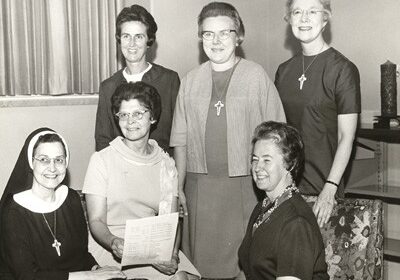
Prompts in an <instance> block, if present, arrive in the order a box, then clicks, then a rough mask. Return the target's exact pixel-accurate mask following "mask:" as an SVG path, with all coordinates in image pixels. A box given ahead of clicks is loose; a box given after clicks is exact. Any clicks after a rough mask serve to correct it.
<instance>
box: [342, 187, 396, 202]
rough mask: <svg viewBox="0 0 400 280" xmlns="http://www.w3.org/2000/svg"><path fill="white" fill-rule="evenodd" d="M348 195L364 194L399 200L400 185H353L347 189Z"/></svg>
mask: <svg viewBox="0 0 400 280" xmlns="http://www.w3.org/2000/svg"><path fill="white" fill-rule="evenodd" d="M345 192H346V195H347V196H353V195H363V196H368V197H373V198H379V199H382V200H384V201H386V200H391V201H393V200H399V201H400V187H393V186H383V187H379V186H378V185H369V186H362V187H351V188H347V189H346V190H345Z"/></svg>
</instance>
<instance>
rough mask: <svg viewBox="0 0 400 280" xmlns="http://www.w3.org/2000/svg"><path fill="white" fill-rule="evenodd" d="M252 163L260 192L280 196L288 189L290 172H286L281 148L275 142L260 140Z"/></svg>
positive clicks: (256, 145) (254, 151)
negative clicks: (287, 180)
mask: <svg viewBox="0 0 400 280" xmlns="http://www.w3.org/2000/svg"><path fill="white" fill-rule="evenodd" d="M251 162H252V165H251V170H252V174H253V179H254V181H255V182H256V184H257V187H258V188H259V189H260V190H263V191H265V192H266V193H267V194H268V193H271V194H279V193H280V192H281V191H283V190H284V189H285V188H286V187H287V185H286V183H287V182H286V179H287V176H288V173H289V171H287V170H286V167H285V163H284V159H283V156H282V153H281V150H280V148H279V147H278V146H277V145H276V144H275V142H274V141H273V140H270V139H263V140H258V141H257V142H256V143H255V144H254V149H253V156H252V160H251ZM275 196H276V195H275Z"/></svg>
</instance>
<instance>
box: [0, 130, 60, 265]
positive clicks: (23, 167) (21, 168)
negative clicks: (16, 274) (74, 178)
mask: <svg viewBox="0 0 400 280" xmlns="http://www.w3.org/2000/svg"><path fill="white" fill-rule="evenodd" d="M42 131H52V132H54V130H52V129H50V128H47V127H42V128H39V129H36V130H35V131H33V132H32V133H31V134H29V136H28V138H26V140H25V143H24V146H23V147H22V150H21V152H20V153H19V156H18V159H17V162H16V163H15V166H14V169H13V171H12V172H11V176H10V178H9V179H8V183H7V185H6V187H5V189H4V192H3V195H2V197H1V200H0V237H1V213H3V205H4V202H5V201H6V198H7V197H8V196H9V195H13V194H16V193H19V192H22V191H25V190H28V189H30V188H31V187H32V182H33V174H32V169H31V168H30V166H29V162H28V146H29V142H30V141H31V140H32V138H33V137H34V136H35V135H36V134H38V133H39V132H42ZM0 264H1V260H0Z"/></svg>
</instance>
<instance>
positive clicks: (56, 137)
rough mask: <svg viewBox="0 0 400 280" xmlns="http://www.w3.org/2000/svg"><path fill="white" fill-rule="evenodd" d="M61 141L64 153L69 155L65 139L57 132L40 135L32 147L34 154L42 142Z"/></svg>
mask: <svg viewBox="0 0 400 280" xmlns="http://www.w3.org/2000/svg"><path fill="white" fill-rule="evenodd" d="M57 142H58V143H61V146H62V147H63V151H64V155H65V156H67V149H66V147H65V145H64V141H63V140H62V139H61V137H60V136H59V135H58V134H55V133H49V134H44V135H41V136H39V138H38V140H37V141H36V143H35V145H34V146H33V149H32V156H34V155H35V152H36V149H37V147H39V145H40V144H42V143H57Z"/></svg>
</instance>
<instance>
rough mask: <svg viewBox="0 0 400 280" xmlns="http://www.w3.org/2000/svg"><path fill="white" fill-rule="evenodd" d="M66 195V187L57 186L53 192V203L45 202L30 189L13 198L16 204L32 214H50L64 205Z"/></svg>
mask: <svg viewBox="0 0 400 280" xmlns="http://www.w3.org/2000/svg"><path fill="white" fill-rule="evenodd" d="M67 195H68V187H67V186H65V185H61V186H59V187H58V188H57V189H56V191H55V200H54V201H53V202H45V201H43V200H42V199H40V198H39V197H37V196H36V195H35V194H33V192H32V189H29V190H26V191H23V192H20V193H17V194H14V196H13V198H14V201H15V202H16V203H18V204H19V205H21V206H22V207H24V208H26V209H28V210H30V211H32V212H34V213H51V212H53V211H55V210H57V209H58V208H60V206H61V205H62V204H63V203H64V201H65V199H66V198H67Z"/></svg>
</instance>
